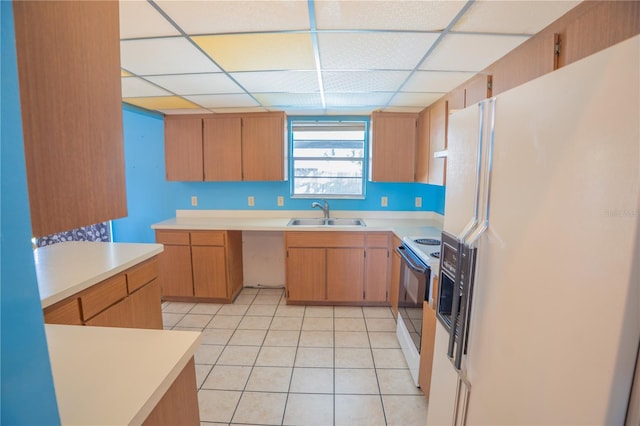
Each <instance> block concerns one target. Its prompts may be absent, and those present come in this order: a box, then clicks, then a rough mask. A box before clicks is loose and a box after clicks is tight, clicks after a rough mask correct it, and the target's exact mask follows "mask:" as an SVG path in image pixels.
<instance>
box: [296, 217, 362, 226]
mask: <svg viewBox="0 0 640 426" xmlns="http://www.w3.org/2000/svg"><path fill="white" fill-rule="evenodd" d="M287 226H367V225H366V224H365V223H364V220H362V219H351V218H329V219H316V218H304V219H291V220H290V221H289V223H288V224H287Z"/></svg>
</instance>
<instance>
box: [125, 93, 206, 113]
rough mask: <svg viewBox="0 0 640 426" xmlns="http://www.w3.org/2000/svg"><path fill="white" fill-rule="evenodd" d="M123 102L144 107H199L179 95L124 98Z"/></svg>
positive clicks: (161, 108) (158, 108)
mask: <svg viewBox="0 0 640 426" xmlns="http://www.w3.org/2000/svg"><path fill="white" fill-rule="evenodd" d="M122 101H123V102H126V103H129V104H132V105H136V106H139V107H142V108H146V109H153V110H163V109H183V108H184V109H192V108H200V107H199V106H198V105H195V104H193V103H191V102H189V101H187V100H186V99H184V98H181V97H180V96H154V97H148V98H124V99H122Z"/></svg>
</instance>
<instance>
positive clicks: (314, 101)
mask: <svg viewBox="0 0 640 426" xmlns="http://www.w3.org/2000/svg"><path fill="white" fill-rule="evenodd" d="M254 96H255V97H256V98H257V99H258V100H259V101H260V103H261V104H262V105H264V106H267V107H271V106H277V107H289V106H295V107H301V108H306V107H309V108H322V99H321V98H320V94H319V93H255V94H254Z"/></svg>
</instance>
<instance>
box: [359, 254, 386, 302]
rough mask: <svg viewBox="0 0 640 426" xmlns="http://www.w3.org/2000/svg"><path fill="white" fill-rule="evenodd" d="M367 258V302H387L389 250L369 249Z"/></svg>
mask: <svg viewBox="0 0 640 426" xmlns="http://www.w3.org/2000/svg"><path fill="white" fill-rule="evenodd" d="M366 254H367V255H366V257H365V288H364V300H365V301H366V302H386V301H387V283H388V281H389V266H388V265H389V249H387V248H368V249H367V252H366Z"/></svg>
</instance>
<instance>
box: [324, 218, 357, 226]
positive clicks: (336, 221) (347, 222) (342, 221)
mask: <svg viewBox="0 0 640 426" xmlns="http://www.w3.org/2000/svg"><path fill="white" fill-rule="evenodd" d="M327 225H329V226H366V225H365V223H364V220H362V219H351V218H331V219H327Z"/></svg>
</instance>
